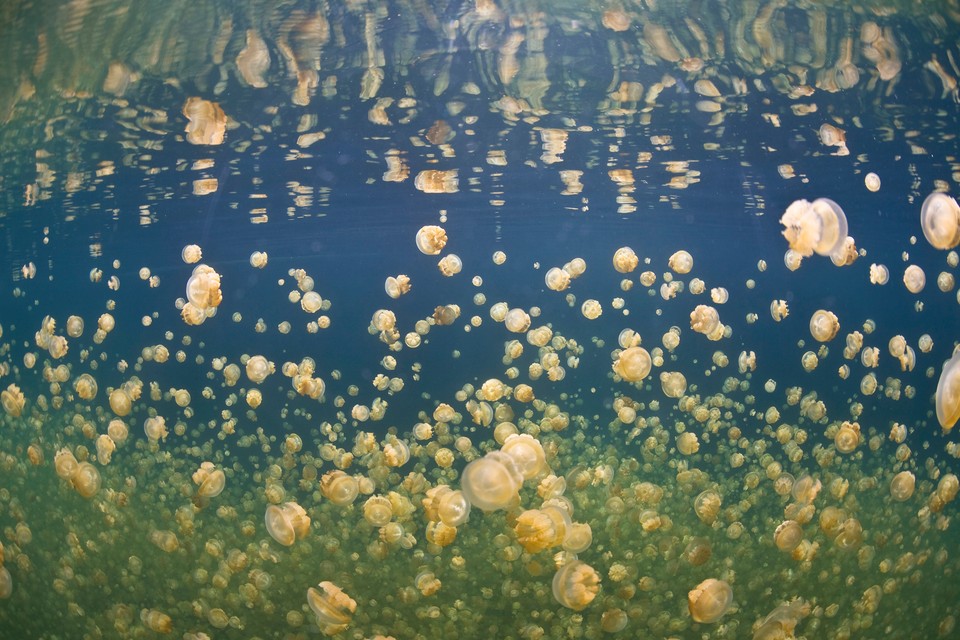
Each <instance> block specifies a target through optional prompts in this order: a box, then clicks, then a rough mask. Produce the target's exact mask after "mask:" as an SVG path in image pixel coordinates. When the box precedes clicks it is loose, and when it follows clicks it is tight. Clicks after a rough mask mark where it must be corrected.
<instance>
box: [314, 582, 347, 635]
mask: <svg viewBox="0 0 960 640" xmlns="http://www.w3.org/2000/svg"><path fill="white" fill-rule="evenodd" d="M317 587H318V588H317V589H314V588H313V587H310V588H309V589H307V604H308V605H310V610H311V611H313V614H314V615H315V616H316V620H317V626H319V627H320V631H321V632H322V633H324V634H325V635H328V636H332V635H335V634H337V633H340V632H341V631H344V630H345V629H346V628H347V627H348V626H349V625H350V620H351V619H352V618H353V612H354V611H356V610H357V603H356V601H355V600H354V599H353V598H351V597H350V596H348V595H347V594H346V593H344V592H343V590H342V589H341V588H340V587H338V586H337V585H335V584H333V583H332V582H329V581H323V582H321V583H320V584H319V585H317Z"/></svg>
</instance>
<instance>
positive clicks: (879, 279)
mask: <svg viewBox="0 0 960 640" xmlns="http://www.w3.org/2000/svg"><path fill="white" fill-rule="evenodd" d="M889 281H890V270H889V269H887V267H886V266H885V265H882V264H876V263H874V264H871V265H870V284H877V285H885V284H887V282H889Z"/></svg>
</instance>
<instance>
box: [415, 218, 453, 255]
mask: <svg viewBox="0 0 960 640" xmlns="http://www.w3.org/2000/svg"><path fill="white" fill-rule="evenodd" d="M416 242H417V249H419V250H420V253H423V254H426V255H428V256H435V255H438V254H439V253H440V252H441V251H443V248H444V247H445V246H447V232H446V231H445V230H444V229H443V227H438V226H436V225H426V226H423V227H420V230H419V231H417V237H416Z"/></svg>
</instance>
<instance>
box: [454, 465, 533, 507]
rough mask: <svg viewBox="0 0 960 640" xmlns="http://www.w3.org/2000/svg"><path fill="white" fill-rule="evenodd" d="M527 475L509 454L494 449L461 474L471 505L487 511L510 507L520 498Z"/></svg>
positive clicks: (463, 489) (465, 468) (461, 482)
mask: <svg viewBox="0 0 960 640" xmlns="http://www.w3.org/2000/svg"><path fill="white" fill-rule="evenodd" d="M522 484H523V475H522V473H521V471H520V469H518V468H517V464H516V462H514V460H513V458H512V457H510V456H509V455H507V454H505V453H503V452H500V451H492V452H490V453H488V454H487V455H485V456H484V457H482V458H479V459H477V460H474V461H473V462H471V463H469V464H468V465H467V466H466V467H464V469H463V473H461V475H460V489H461V491H463V494H464V495H465V496H466V497H467V500H468V501H469V502H470V504H471V505H472V506H474V507H477V508H478V509H482V510H484V511H495V510H497V509H506V508H507V507H509V506H510V505H512V504H513V503H514V502H516V501H517V499H518V498H519V492H520V487H521V485H522Z"/></svg>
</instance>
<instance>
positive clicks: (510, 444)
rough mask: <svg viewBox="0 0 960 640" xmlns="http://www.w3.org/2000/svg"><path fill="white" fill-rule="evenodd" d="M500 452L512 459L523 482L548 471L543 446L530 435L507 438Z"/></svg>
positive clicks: (516, 435) (515, 435)
mask: <svg viewBox="0 0 960 640" xmlns="http://www.w3.org/2000/svg"><path fill="white" fill-rule="evenodd" d="M500 451H501V452H503V453H505V454H507V455H508V456H510V457H511V458H513V461H514V463H515V464H516V465H517V470H518V471H519V472H520V475H522V476H523V479H524V480H531V479H533V478H537V477H539V476H541V475H544V474H545V473H547V472H548V471H549V467H548V466H547V459H546V454H545V453H544V450H543V445H542V444H540V441H539V440H537V439H536V438H534V437H533V436H531V435H530V434H527V433H524V434H514V435H510V436H507V438H506V440H504V442H503V446H502V447H501V448H500Z"/></svg>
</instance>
